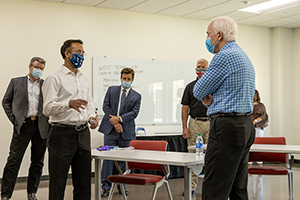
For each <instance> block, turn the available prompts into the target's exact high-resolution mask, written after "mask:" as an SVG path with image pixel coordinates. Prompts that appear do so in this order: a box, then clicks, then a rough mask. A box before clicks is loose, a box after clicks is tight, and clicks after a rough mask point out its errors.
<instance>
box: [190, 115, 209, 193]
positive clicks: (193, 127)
mask: <svg viewBox="0 0 300 200" xmlns="http://www.w3.org/2000/svg"><path fill="white" fill-rule="evenodd" d="M209 126H210V122H209V121H201V120H195V119H193V118H190V122H189V130H190V133H191V137H190V138H188V139H187V141H188V146H192V145H196V138H197V136H198V133H201V136H202V138H203V140H204V144H207V142H208V134H209ZM189 153H196V150H194V149H189ZM197 185H198V176H197V175H195V174H194V173H193V172H192V190H196V188H197Z"/></svg>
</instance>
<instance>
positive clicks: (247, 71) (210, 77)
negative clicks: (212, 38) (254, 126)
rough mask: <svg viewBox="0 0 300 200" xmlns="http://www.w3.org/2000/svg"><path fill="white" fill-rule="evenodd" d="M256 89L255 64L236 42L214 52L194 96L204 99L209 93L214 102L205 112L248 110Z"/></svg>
mask: <svg viewBox="0 0 300 200" xmlns="http://www.w3.org/2000/svg"><path fill="white" fill-rule="evenodd" d="M254 91H255V72H254V67H253V65H252V63H251V61H250V59H249V58H248V56H247V55H246V53H245V52H244V51H243V50H242V48H241V47H240V46H239V45H237V44H236V42H235V41H230V42H228V43H226V44H225V45H224V46H223V48H222V49H221V51H220V52H219V53H217V54H216V55H215V56H214V57H213V59H212V61H211V63H210V65H209V67H208V68H207V70H206V71H205V73H204V75H203V76H202V77H201V78H200V79H199V80H198V81H197V83H196V85H195V87H194V96H195V97H196V98H197V99H199V100H200V101H203V100H204V98H205V97H207V96H208V95H209V94H212V95H213V102H212V103H211V104H210V105H209V106H208V110H207V115H208V116H209V115H211V114H215V113H233V112H235V113H251V112H252V110H253V97H254Z"/></svg>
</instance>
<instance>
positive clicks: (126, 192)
mask: <svg viewBox="0 0 300 200" xmlns="http://www.w3.org/2000/svg"><path fill="white" fill-rule="evenodd" d="M117 188H118V191H119V194H122V191H121V188H120V185H118V186H117ZM124 192H125V195H126V196H128V195H129V192H128V191H127V190H126V188H124Z"/></svg>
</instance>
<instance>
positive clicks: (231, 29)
mask: <svg viewBox="0 0 300 200" xmlns="http://www.w3.org/2000/svg"><path fill="white" fill-rule="evenodd" d="M212 23H213V24H212V29H213V31H214V32H215V33H218V32H219V31H221V32H222V33H223V38H224V40H225V41H228V42H229V41H232V40H236V39H237V34H238V27H237V24H236V23H235V21H234V20H233V19H231V18H230V17H227V16H221V17H217V18H215V19H213V20H212Z"/></svg>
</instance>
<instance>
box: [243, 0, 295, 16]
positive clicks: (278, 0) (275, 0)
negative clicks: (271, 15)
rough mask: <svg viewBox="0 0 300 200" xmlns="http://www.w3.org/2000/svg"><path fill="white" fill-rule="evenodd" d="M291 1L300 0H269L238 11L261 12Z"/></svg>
mask: <svg viewBox="0 0 300 200" xmlns="http://www.w3.org/2000/svg"><path fill="white" fill-rule="evenodd" d="M293 2H300V1H299V0H271V1H268V2H264V3H260V4H257V5H254V6H250V7H247V8H244V9H239V10H238V11H243V12H251V13H258V14H260V13H261V12H263V11H265V10H270V9H272V8H276V7H279V6H283V5H285V4H290V3H293Z"/></svg>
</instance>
